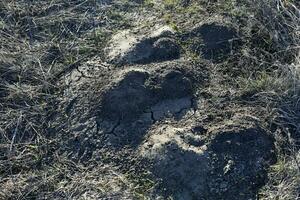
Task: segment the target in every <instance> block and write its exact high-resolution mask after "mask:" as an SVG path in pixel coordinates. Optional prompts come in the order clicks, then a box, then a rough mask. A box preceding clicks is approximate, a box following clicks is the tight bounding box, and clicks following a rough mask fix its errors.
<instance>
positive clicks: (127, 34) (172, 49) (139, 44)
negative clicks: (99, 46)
mask: <svg viewBox="0 0 300 200" xmlns="http://www.w3.org/2000/svg"><path fill="white" fill-rule="evenodd" d="M144 34H145V35H144V36H141V35H137V34H134V33H132V32H131V31H129V30H125V31H122V32H120V33H118V34H116V35H115V36H113V37H112V40H111V41H110V44H111V45H110V46H109V47H108V48H107V49H106V52H107V59H108V62H110V63H113V64H117V65H124V64H147V63H152V62H162V61H168V60H174V59H178V58H179V57H180V46H179V45H178V44H177V42H176V40H175V38H174V37H173V36H174V31H173V30H172V29H171V28H170V27H168V26H163V27H160V28H157V29H155V30H154V31H152V32H150V33H149V32H148V33H144Z"/></svg>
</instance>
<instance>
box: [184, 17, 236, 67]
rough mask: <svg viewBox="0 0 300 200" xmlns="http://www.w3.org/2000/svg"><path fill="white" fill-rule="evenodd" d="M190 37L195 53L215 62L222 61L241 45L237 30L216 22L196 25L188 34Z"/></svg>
mask: <svg viewBox="0 0 300 200" xmlns="http://www.w3.org/2000/svg"><path fill="white" fill-rule="evenodd" d="M188 38H189V40H191V43H192V45H191V49H192V50H193V51H194V52H195V53H197V54H200V55H201V56H202V57H203V58H205V59H208V60H212V61H215V62H219V61H222V60H223V59H224V58H226V57H228V55H229V54H230V53H231V52H232V50H234V49H235V48H237V47H238V46H239V39H238V34H237V31H236V30H235V29H234V28H232V27H229V26H225V25H219V24H218V23H216V22H213V23H205V24H202V25H200V26H197V27H195V28H194V29H193V30H192V31H191V32H190V33H189V34H188Z"/></svg>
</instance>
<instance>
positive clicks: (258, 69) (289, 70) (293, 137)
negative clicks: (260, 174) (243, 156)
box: [0, 0, 300, 200]
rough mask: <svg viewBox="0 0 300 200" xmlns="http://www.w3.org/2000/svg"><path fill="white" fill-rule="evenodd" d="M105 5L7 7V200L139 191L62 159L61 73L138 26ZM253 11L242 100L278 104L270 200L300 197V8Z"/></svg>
mask: <svg viewBox="0 0 300 200" xmlns="http://www.w3.org/2000/svg"><path fill="white" fill-rule="evenodd" d="M95 2H96V1H94V0H80V1H63V0H54V1H51V3H49V1H46V0H41V1H14V0H4V1H2V2H0V44H1V45H0V199H43V198H44V199H46V198H48V199H54V198H57V199H66V198H68V199H80V198H81V199H85V198H91V199H97V198H103V197H105V196H111V197H115V198H125V197H126V198H130V197H131V195H132V194H131V193H135V191H136V190H137V188H136V186H135V185H134V184H132V181H131V180H129V179H128V177H127V176H126V175H123V174H119V173H118V172H117V170H115V169H108V168H107V167H102V166H99V167H95V166H91V168H87V167H84V166H82V165H79V164H76V163H73V162H72V161H70V160H68V159H67V155H59V154H58V149H59V144H60V142H61V141H59V140H58V138H60V137H58V135H59V134H63V130H62V129H59V128H57V127H54V126H53V124H51V119H52V118H53V117H55V115H56V113H58V112H60V108H59V106H58V100H59V97H61V96H60V95H61V89H62V88H61V87H62V86H61V85H59V84H58V83H57V80H58V76H60V75H63V74H64V73H65V72H66V71H68V70H70V69H72V68H74V67H76V66H77V65H78V64H80V62H81V61H84V60H85V59H89V58H92V57H93V56H94V55H96V54H98V55H99V54H101V53H102V51H101V49H102V47H103V45H104V44H105V42H106V41H107V40H106V39H107V37H108V35H110V34H111V33H112V32H113V31H114V30H116V29H119V28H125V27H128V26H129V23H128V22H127V21H126V20H125V19H122V15H121V14H120V13H118V12H121V10H120V9H123V8H122V4H121V3H120V2H117V3H116V4H115V5H106V4H101V3H97V4H95ZM103 2H104V1H103ZM167 2H168V4H171V5H173V3H175V1H167ZM176 2H177V1H176ZM249 5H251V7H252V8H254V9H253V11H252V12H253V13H255V15H254V16H252V17H251V16H249V19H247V21H249V22H250V23H249V26H251V30H255V31H254V32H249V37H248V38H247V42H248V44H247V45H248V47H249V48H248V49H245V51H244V52H243V54H242V55H238V57H239V59H240V60H236V61H235V62H234V63H235V64H236V63H238V65H239V66H240V67H242V66H243V68H244V70H241V71H240V72H239V73H243V77H242V78H241V79H239V80H238V85H240V92H241V94H244V95H246V96H249V95H251V96H252V97H255V98H254V99H255V100H254V101H257V102H258V103H265V104H266V105H271V111H272V112H273V113H275V114H274V116H275V117H274V118H272V120H270V121H268V124H271V125H272V126H274V127H275V129H276V131H274V132H275V133H276V134H275V135H274V137H275V138H276V145H277V151H278V162H277V164H276V165H274V166H273V167H272V168H271V170H270V174H269V175H270V180H269V182H268V183H267V185H266V186H265V187H264V188H263V189H262V190H261V199H280V200H281V199H282V200H286V199H291V200H292V199H300V196H299V194H300V187H299V186H300V166H299V163H300V154H299V142H300V141H299V139H300V133H299V132H300V124H299V121H300V107H299V101H300V97H299V94H300V77H299V73H300V72H299V70H300V27H299V26H300V10H299V3H297V2H296V1H282V0H276V1H275V0H264V1H260V0H258V1H255V2H254V3H253V2H252V1H251V2H250V3H249ZM114 6H115V7H114ZM118 9H119V10H118ZM115 10H116V11H115ZM97 27H105V28H102V29H99V28H97ZM253 38H254V39H255V40H256V42H257V43H255V41H253V40H252V39H253ZM251 45H254V46H251ZM250 72H251V73H250ZM247 82H250V84H248V85H247ZM60 127H63V124H61V125H60ZM99 174H101V176H100V175H99ZM140 195H141V194H140V193H139V194H138V196H140Z"/></svg>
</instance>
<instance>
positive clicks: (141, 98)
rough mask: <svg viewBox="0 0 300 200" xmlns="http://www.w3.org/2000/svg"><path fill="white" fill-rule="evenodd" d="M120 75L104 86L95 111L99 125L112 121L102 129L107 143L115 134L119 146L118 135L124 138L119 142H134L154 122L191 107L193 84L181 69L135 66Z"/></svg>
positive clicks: (171, 116) (176, 114) (178, 114)
mask: <svg viewBox="0 0 300 200" xmlns="http://www.w3.org/2000/svg"><path fill="white" fill-rule="evenodd" d="M120 74H121V75H120V76H119V78H118V79H117V81H116V82H115V83H112V84H111V86H108V87H107V88H106V90H105V92H104V94H103V96H102V101H101V103H100V108H99V114H98V121H99V124H100V126H101V124H103V123H104V124H114V125H112V126H113V128H111V126H109V127H110V128H108V129H106V131H104V132H109V135H110V136H109V138H110V139H109V140H110V142H111V141H112V140H111V139H112V138H114V139H116V138H115V137H118V139H117V140H118V141H115V142H116V145H120V142H119V141H121V140H122V139H121V138H126V140H123V143H124V141H126V142H125V143H127V144H133V143H135V144H138V143H139V142H140V140H141V139H142V137H143V136H144V135H145V134H146V130H147V129H148V128H149V127H150V126H151V125H152V124H154V123H155V122H156V121H160V120H162V119H164V118H178V119H179V118H180V117H181V116H182V115H183V114H184V112H185V111H187V110H189V109H191V108H192V107H193V106H194V105H193V103H192V101H193V96H194V94H193V89H192V85H193V83H192V81H191V78H190V77H189V76H188V75H187V74H185V72H184V71H180V70H178V69H172V68H167V69H160V68H158V69H154V70H145V69H136V68H135V69H125V70H124V71H122V72H121V73H120ZM112 135H113V136H112ZM111 136H112V137H111ZM114 139H113V140H114ZM121 145H122V144H121Z"/></svg>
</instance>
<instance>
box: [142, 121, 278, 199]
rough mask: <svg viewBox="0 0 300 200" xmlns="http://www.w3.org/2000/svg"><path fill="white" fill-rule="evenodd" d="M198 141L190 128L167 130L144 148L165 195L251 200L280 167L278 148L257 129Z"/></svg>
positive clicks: (218, 133)
mask: <svg viewBox="0 0 300 200" xmlns="http://www.w3.org/2000/svg"><path fill="white" fill-rule="evenodd" d="M211 134H212V135H214V134H215V135H216V136H215V137H213V138H210V136H209V134H206V135H202V136H201V135H198V134H195V132H193V131H192V129H191V128H190V127H183V128H176V127H173V126H170V125H164V126H162V127H158V128H156V129H153V130H151V132H150V136H149V138H148V139H147V140H146V142H145V143H143V144H142V145H141V147H142V148H141V149H140V153H141V155H142V156H144V157H146V158H148V159H150V160H152V161H153V163H154V166H153V168H152V171H153V173H154V174H155V175H156V176H157V177H158V178H159V179H161V180H162V182H161V187H160V189H162V191H163V193H165V194H163V195H166V196H169V195H171V196H172V197H174V198H175V199H195V198H197V199H216V198H218V199H223V198H224V199H251V198H255V193H256V190H257V189H258V188H259V186H261V185H262V184H263V183H264V181H265V178H266V177H265V176H266V169H267V167H268V166H270V165H271V164H272V163H274V161H275V160H274V145H273V141H272V139H271V138H270V137H269V136H268V134H267V133H266V132H265V131H264V130H262V129H260V128H256V127H249V128H241V129H235V130H228V131H223V130H217V131H214V133H211Z"/></svg>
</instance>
